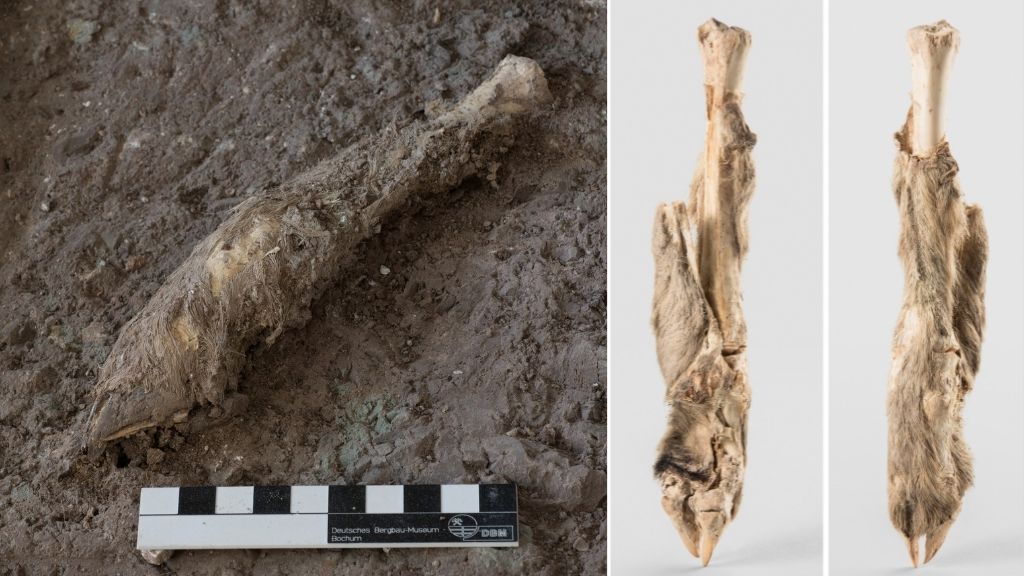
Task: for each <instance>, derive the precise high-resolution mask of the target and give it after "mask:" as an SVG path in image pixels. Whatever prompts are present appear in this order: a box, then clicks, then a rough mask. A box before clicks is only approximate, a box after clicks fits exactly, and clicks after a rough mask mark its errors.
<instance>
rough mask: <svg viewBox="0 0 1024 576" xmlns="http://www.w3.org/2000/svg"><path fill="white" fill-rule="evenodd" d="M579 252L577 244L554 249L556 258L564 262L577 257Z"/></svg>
mask: <svg viewBox="0 0 1024 576" xmlns="http://www.w3.org/2000/svg"><path fill="white" fill-rule="evenodd" d="M577 254H579V250H578V249H577V248H576V247H575V246H559V247H558V248H555V251H554V255H555V258H558V261H559V262H561V263H563V264H564V263H566V262H568V261H570V260H572V259H573V258H575V257H576V255H577Z"/></svg>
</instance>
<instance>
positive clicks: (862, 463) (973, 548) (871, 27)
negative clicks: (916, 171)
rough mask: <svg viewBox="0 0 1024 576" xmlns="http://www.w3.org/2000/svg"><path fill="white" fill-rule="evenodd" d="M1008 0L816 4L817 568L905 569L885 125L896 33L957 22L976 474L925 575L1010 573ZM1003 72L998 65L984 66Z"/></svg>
mask: <svg viewBox="0 0 1024 576" xmlns="http://www.w3.org/2000/svg"><path fill="white" fill-rule="evenodd" d="M1021 6H1022V5H1021V3H1020V2H979V1H973V2H935V1H928V2H924V1H916V2H891V1H879V0H875V1H871V2H864V1H861V2H838V1H834V2H832V7H831V14H830V16H831V26H830V30H831V32H830V44H831V62H830V64H831V66H830V78H831V87H830V90H831V94H830V96H831V98H830V100H831V105H830V110H829V113H830V142H831V154H830V158H831V160H830V180H831V182H830V184H831V187H830V188H831V192H830V203H831V205H830V208H831V214H830V223H831V227H830V238H831V246H830V252H831V253H830V256H831V257H830V264H829V267H830V284H831V286H830V288H831V290H830V292H831V300H830V335H831V342H830V344H831V346H830V348H831V354H830V375H831V379H830V381H831V385H830V401H831V417H830V424H831V425H830V430H831V436H830V470H831V477H830V485H831V489H830V495H829V496H830V498H829V502H830V507H829V513H830V519H829V525H830V537H829V542H830V564H831V568H832V575H833V576H839V575H844V574H857V575H869V574H895V573H909V572H910V568H909V567H910V559H909V557H908V555H907V552H906V548H905V546H904V544H903V540H902V538H901V537H900V536H899V534H898V533H897V532H896V531H895V530H894V529H893V528H892V525H891V524H890V523H889V518H888V513H887V510H886V468H885V467H886V422H885V401H886V391H887V376H888V371H889V362H890V353H889V344H890V339H891V338H892V332H893V329H894V327H895V324H896V317H897V314H898V313H899V307H900V298H901V294H902V289H903V276H902V272H901V269H900V266H899V261H898V260H897V256H896V246H897V244H896V243H897V235H898V232H899V229H898V226H899V221H898V215H897V212H896V205H895V202H894V200H893V197H892V193H891V188H890V178H891V176H892V164H893V158H894V156H895V150H896V149H895V146H894V145H893V143H892V134H893V132H895V131H896V130H897V129H898V128H899V127H900V125H901V123H902V122H903V120H904V117H905V115H906V112H907V108H908V107H909V104H910V97H909V92H910V58H909V55H908V52H907V48H906V42H905V35H906V31H907V29H909V28H911V27H913V26H916V25H919V24H926V23H930V22H934V21H936V20H938V19H940V18H945V19H946V20H948V21H949V22H950V23H951V24H952V25H953V26H955V27H957V28H958V29H959V30H960V33H961V47H960V54H959V56H958V57H957V59H956V60H955V62H954V65H953V70H952V75H951V77H950V86H949V100H948V107H947V123H946V133H947V136H948V139H949V142H950V146H951V147H952V151H953V155H954V156H955V157H956V159H957V161H958V163H959V164H960V182H961V185H962V186H963V190H964V193H965V194H966V197H967V201H968V202H977V203H979V204H980V205H981V206H982V208H983V209H984V212H985V219H986V221H987V224H988V233H989V241H990V245H991V256H990V259H989V267H988V284H987V297H986V301H987V308H988V327H987V330H986V332H985V342H984V344H983V347H982V364H981V370H980V373H979V374H978V380H977V382H976V385H975V389H974V392H973V393H972V394H971V395H970V396H969V397H968V398H967V405H966V408H965V411H964V422H965V430H966V436H967V441H968V443H969V444H970V446H971V448H972V449H973V452H974V456H975V473H976V476H977V480H976V484H975V487H974V488H973V489H971V490H970V491H969V492H968V493H967V495H966V497H965V502H964V509H963V512H962V513H961V515H960V519H959V520H958V521H957V523H956V524H955V525H954V526H953V529H952V530H951V531H950V533H949V536H948V538H947V540H946V543H945V545H944V546H943V548H942V550H941V552H939V555H938V556H936V558H935V559H934V560H933V561H932V562H931V563H929V564H928V568H927V571H928V573H929V574H986V575H989V576H992V575H997V574H1024V519H1022V517H1024V496H1022V492H1024V490H1022V488H1024V418H1022V414H1021V409H1022V407H1024V394H1022V373H1024V370H1022V360H1021V359H1022V356H1024V354H1022V352H1024V312H1022V300H1024V296H1022V295H1024V282H1022V280H1024V259H1022V258H1024V252H1022V246H1024V234H1022V225H1021V224H1022V222H1021V218H1022V215H1024V200H1022V198H1024V170H1022V168H1021V163H1022V159H1024V140H1022V129H1024V120H1022V110H1024V89H1022V75H1024V43H1022V40H1021V32H1022V30H1021V28H1022V24H1024V11H1022V8H1021ZM1001 71H1003V72H1004V73H1002V74H1001V73H1000V72H1001Z"/></svg>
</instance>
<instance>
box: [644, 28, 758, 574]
mask: <svg viewBox="0 0 1024 576" xmlns="http://www.w3.org/2000/svg"><path fill="white" fill-rule="evenodd" d="M698 40H699V41H700V46H701V51H702V53H703V56H704V84H705V89H706V95H707V117H708V124H707V136H706V141H705V149H704V154H703V156H702V158H701V162H700V166H699V167H698V168H697V173H696V175H695V176H694V179H693V183H692V184H691V187H690V201H689V206H686V205H684V204H683V203H682V202H676V203H673V204H670V205H662V206H660V207H659V208H658V214H657V218H656V221H655V224H654V246H653V251H654V261H655V268H656V276H655V288H654V290H655V292H654V311H653V316H652V323H653V327H654V333H655V336H656V339H657V347H658V362H659V364H660V365H661V372H662V375H663V376H664V378H665V383H666V386H667V392H666V401H667V402H668V404H669V406H670V415H669V422H668V430H667V431H666V433H665V436H664V438H662V440H661V445H660V447H659V448H658V459H657V463H656V464H655V466H654V473H655V476H656V477H657V479H658V481H659V482H660V483H661V490H662V497H661V504H662V507H663V508H664V509H665V512H666V513H667V514H668V515H669V517H670V518H671V519H672V522H673V523H674V524H675V526H676V530H678V531H679V535H680V537H681V538H682V540H683V544H684V545H685V546H686V549H687V550H689V551H690V553H691V554H693V555H694V556H698V555H699V556H700V559H701V561H702V562H703V564H704V565H705V566H707V564H708V562H709V561H710V560H711V554H712V553H713V552H714V549H715V545H716V544H717V543H718V539H719V538H720V537H721V535H722V531H723V530H724V529H725V526H726V525H727V524H728V523H729V522H730V521H731V520H732V519H733V517H735V515H736V511H737V509H738V508H739V504H740V496H741V493H742V489H743V471H744V467H745V462H746V429H747V409H748V407H749V406H750V389H749V387H748V384H747V360H746V345H747V329H746V324H745V322H744V320H743V310H742V308H741V302H742V296H741V294H740V285H739V281H740V263H741V262H742V260H743V256H744V254H745V253H746V251H747V205H748V203H749V200H750V196H751V193H752V192H753V190H754V164H753V161H752V160H751V157H750V151H751V149H752V148H753V146H754V142H755V137H754V134H753V133H751V132H750V129H749V128H748V127H747V125H746V123H745V122H744V120H743V114H742V112H741V111H740V100H741V94H740V92H739V87H740V82H741V80H742V75H743V65H744V60H745V58H746V53H747V49H748V47H749V46H750V34H749V33H747V32H746V31H745V30H742V29H740V28H734V27H729V26H726V25H724V24H722V23H721V22H718V21H716V20H711V21H709V22H707V23H705V24H704V25H702V26H701V27H700V28H699V30H698Z"/></svg>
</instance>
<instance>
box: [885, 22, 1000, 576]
mask: <svg viewBox="0 0 1024 576" xmlns="http://www.w3.org/2000/svg"><path fill="white" fill-rule="evenodd" d="M908 44H909V45H910V52H911V56H912V65H913V103H912V105H911V108H910V112H909V114H908V115H907V121H906V123H905V124H904V126H903V129H902V130H901V131H900V132H899V133H898V134H896V141H897V144H898V146H899V152H898V155H897V157H896V169H895V177H894V179H893V188H894V191H895V194H896V202H897V204H898V205H899V213H900V241H899V255H900V260H901V261H902V263H903V269H904V284H905V286H904V295H903V307H902V310H901V311H900V317H899V323H898V324H897V326H896V334H895V337H894V338H893V350H892V371H891V372H890V375H889V406H888V412H889V516H890V518H891V520H892V523H893V525H894V526H895V527H896V529H897V530H899V531H900V533H901V534H903V537H904V538H905V539H906V541H907V548H908V550H909V552H910V560H911V562H913V564H914V566H917V563H918V540H919V539H920V538H921V537H922V536H924V537H925V538H926V542H925V557H924V561H925V562H928V561H929V560H931V559H932V557H934V556H935V553H936V552H937V551H938V550H939V547H940V546H942V542H943V541H944V540H945V538H946V533H947V532H949V528H950V526H951V525H952V524H953V521H954V520H956V517H957V514H958V513H959V512H960V505H961V500H962V499H963V495H964V491H965V490H967V488H968V487H970V485H971V483H972V472H971V455H970V452H969V451H968V449H967V445H966V443H965V442H964V439H963V433H962V424H961V418H960V409H961V407H962V406H963V401H964V396H966V395H967V392H969V391H970V390H971V387H972V386H973V384H974V376H975V374H976V373H977V371H978V363H979V360H980V352H981V334H982V330H983V328H984V324H985V308H984V297H985V262H986V259H987V252H988V246H987V236H986V233H985V224H984V221H983V220H982V216H981V209H980V208H978V207H977V206H975V205H968V204H965V203H964V202H963V194H962V193H961V191H960V185H959V183H958V182H957V178H956V174H957V164H956V161H955V160H953V156H952V155H951V154H950V152H949V144H948V143H947V142H946V140H945V134H944V131H943V128H942V120H943V105H944V94H945V83H946V76H947V72H948V70H949V67H950V63H951V62H952V59H953V56H954V55H955V53H956V50H957V47H958V45H959V35H958V33H957V31H956V29H954V28H953V27H952V26H950V25H949V24H947V23H946V22H938V23H937V24H933V25H930V26H920V27H917V28H914V29H912V30H910V33H909V35H908Z"/></svg>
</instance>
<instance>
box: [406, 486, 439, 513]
mask: <svg viewBox="0 0 1024 576" xmlns="http://www.w3.org/2000/svg"><path fill="white" fill-rule="evenodd" d="M402 492H403V496H404V498H405V508H404V509H405V511H406V512H440V511H441V486H440V485H439V484H422V485H415V484H411V485H407V486H405V488H403V489H402Z"/></svg>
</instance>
